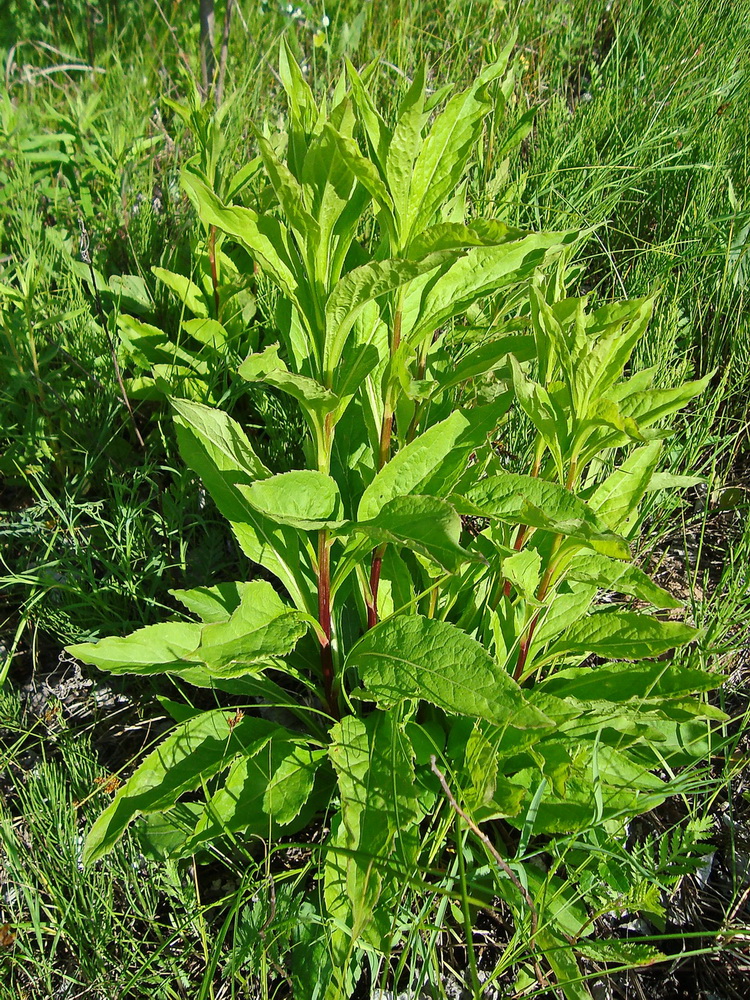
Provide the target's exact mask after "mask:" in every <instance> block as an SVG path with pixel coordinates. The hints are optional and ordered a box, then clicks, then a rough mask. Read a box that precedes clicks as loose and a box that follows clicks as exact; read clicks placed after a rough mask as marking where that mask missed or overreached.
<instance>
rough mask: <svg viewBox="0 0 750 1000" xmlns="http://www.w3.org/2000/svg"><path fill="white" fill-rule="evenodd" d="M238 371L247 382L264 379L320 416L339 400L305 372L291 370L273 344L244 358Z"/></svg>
mask: <svg viewBox="0 0 750 1000" xmlns="http://www.w3.org/2000/svg"><path fill="white" fill-rule="evenodd" d="M238 373H239V374H240V375H241V376H242V378H244V379H247V381H248V382H265V383H266V384H268V385H272V386H275V388H277V389H281V391H282V392H286V393H288V394H289V395H290V396H293V397H294V398H295V399H298V400H299V401H300V402H301V403H304V404H305V405H306V406H307V407H309V409H310V410H311V411H312V412H313V413H317V414H320V415H321V416H323V415H325V414H326V413H330V412H332V411H333V410H335V409H336V407H337V406H338V404H339V403H340V399H339V397H338V396H337V395H336V394H335V393H333V392H331V391H330V390H328V389H326V388H325V387H324V386H323V385H321V384H320V382H317V381H316V380H315V379H313V378H308V377H307V376H306V375H297V374H296V373H294V372H290V371H289V369H288V368H287V366H286V364H285V363H284V362H283V361H282V359H281V358H280V357H279V347H278V344H272V345H271V346H270V347H267V348H266V349H265V350H264V351H263V352H262V353H261V354H251V355H250V356H249V357H247V358H245V360H244V361H243V362H242V364H241V365H240V367H239V368H238Z"/></svg>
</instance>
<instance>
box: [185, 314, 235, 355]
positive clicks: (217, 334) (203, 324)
mask: <svg viewBox="0 0 750 1000" xmlns="http://www.w3.org/2000/svg"><path fill="white" fill-rule="evenodd" d="M182 329H183V330H184V331H185V333H189V334H190V336H191V337H195V339H196V340H199V341H200V342H201V344H205V345H206V346H207V347H213V348H214V349H215V350H217V351H218V350H222V349H223V348H225V347H226V342H227V338H228V336H229V335H228V333H227V331H226V329H225V328H224V327H223V326H222V325H221V323H219V322H218V321H217V320H215V319H188V320H185V321H184V322H183V324H182Z"/></svg>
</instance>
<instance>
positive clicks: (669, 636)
mask: <svg viewBox="0 0 750 1000" xmlns="http://www.w3.org/2000/svg"><path fill="white" fill-rule="evenodd" d="M698 634H699V633H698V630H697V629H694V628H692V627H691V626H690V625H683V624H682V623H681V622H663V621H660V620H659V619H658V618H653V617H651V616H650V615H642V614H636V613H634V612H632V611H604V612H599V613H597V614H593V615H590V616H589V617H588V618H584V619H582V620H581V621H578V622H576V623H575V624H574V625H572V626H571V627H570V628H569V629H568V631H567V632H566V633H565V635H564V636H563V637H562V638H561V639H559V640H558V641H557V642H556V643H555V644H554V645H553V646H552V647H551V648H550V649H549V650H548V652H547V653H546V655H545V657H544V660H545V662H546V661H548V660H552V659H555V658H557V657H559V656H564V655H565V656H567V655H570V654H584V653H596V654H597V655H599V656H616V657H622V658H623V659H629V660H639V659H641V658H642V657H648V656H659V655H661V654H662V653H666V652H667V650H669V649H674V648H675V646H684V645H685V643H688V642H691V641H692V640H693V639H695V638H696V636H697V635H698Z"/></svg>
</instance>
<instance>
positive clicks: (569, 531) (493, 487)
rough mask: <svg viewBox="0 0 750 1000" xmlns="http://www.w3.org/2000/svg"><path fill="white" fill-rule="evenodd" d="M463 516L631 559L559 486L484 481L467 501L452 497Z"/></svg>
mask: <svg viewBox="0 0 750 1000" xmlns="http://www.w3.org/2000/svg"><path fill="white" fill-rule="evenodd" d="M451 502H453V503H454V505H455V506H456V509H457V510H458V511H459V512H460V513H462V514H473V515H475V516H480V517H494V518H497V519H498V520H500V521H507V522H509V523H511V524H518V523H520V524H528V525H530V526H531V527H532V528H541V529H542V530H545V531H553V532H555V533H557V534H561V535H566V536H568V537H570V538H574V539H576V540H579V541H582V542H585V543H587V544H588V545H590V546H591V547H592V548H595V549H597V550H598V551H600V552H604V553H605V554H607V555H612V556H615V557H616V558H620V559H628V558H630V550H629V548H628V545H627V542H626V541H625V539H623V538H621V537H620V536H619V535H616V534H615V533H614V532H612V531H610V530H609V529H608V528H607V526H606V525H605V524H604V523H603V522H602V521H601V520H600V519H599V518H598V517H597V515H596V514H595V513H594V511H593V510H592V509H591V508H590V507H589V506H588V505H587V504H586V503H584V501H583V500H580V499H579V498H578V497H577V496H575V495H574V494H573V493H571V492H570V491H569V490H566V489H565V488H564V487H563V486H559V485H558V484H557V483H551V482H547V481H546V480H544V479H537V478H534V477H532V476H523V475H519V474H517V473H513V472H504V473H501V474H500V475H497V476H490V477H489V478H487V479H482V480H481V481H480V482H479V483H477V484H476V485H475V486H474V487H472V488H471V489H470V490H467V491H466V496H465V497H452V498H451Z"/></svg>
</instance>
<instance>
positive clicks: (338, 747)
mask: <svg viewBox="0 0 750 1000" xmlns="http://www.w3.org/2000/svg"><path fill="white" fill-rule="evenodd" d="M328 753H329V756H330V759H331V762H332V764H333V766H334V768H335V770H336V774H337V778H338V786H339V794H340V797H341V823H340V825H339V827H338V830H337V831H335V832H334V834H333V836H332V838H331V841H330V842H329V845H328V852H327V855H326V863H325V868H324V892H325V899H326V904H327V908H328V911H329V913H330V914H331V916H332V917H333V918H334V920H335V921H336V923H337V924H340V925H341V924H343V925H344V926H347V927H348V928H349V933H348V934H347V933H346V932H345V931H343V930H340V929H338V928H337V929H336V930H335V931H334V934H333V940H332V942H331V943H332V946H333V949H334V955H335V956H336V957H337V958H339V959H340V958H341V956H342V955H345V954H346V952H347V950H348V947H349V938H350V936H351V937H353V938H355V939H356V938H357V937H358V936H360V935H363V934H364V935H365V936H366V937H369V938H370V939H371V940H372V939H373V938H374V943H375V944H376V946H380V947H381V948H382V945H383V942H382V941H380V940H378V938H379V937H381V935H382V932H383V930H384V929H385V928H378V926H377V924H375V925H374V926H373V920H374V912H373V911H374V908H375V905H376V903H377V901H378V898H379V896H380V894H381V891H382V887H383V883H384V882H387V881H389V880H392V879H393V875H392V874H391V870H389V869H390V868H391V865H390V864H389V862H390V858H391V855H392V854H393V853H394V848H397V846H398V842H399V840H400V839H401V838H402V837H403V836H404V834H405V833H407V832H408V831H409V830H410V828H412V827H413V826H414V825H415V824H416V823H417V822H418V821H419V820H420V819H421V816H422V811H421V808H420V806H419V801H418V794H417V789H416V787H415V781H414V761H413V757H414V753H413V750H412V748H411V743H410V742H409V740H408V738H407V737H406V735H405V733H404V732H403V729H402V727H401V726H399V725H398V724H397V723H396V721H395V716H394V714H393V713H388V714H385V713H382V712H376V713H374V714H372V715H370V716H369V717H368V718H367V719H366V720H361V719H357V718H355V717H354V716H347V717H346V718H344V719H342V721H341V722H339V723H337V724H336V725H335V726H334V727H333V728H332V730H331V745H330V748H329V751H328ZM337 849H338V850H337ZM342 849H343V850H342ZM344 852H346V853H344ZM394 860H395V862H396V864H398V860H399V859H398V857H396V858H395V859H394ZM389 922H390V921H389Z"/></svg>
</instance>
